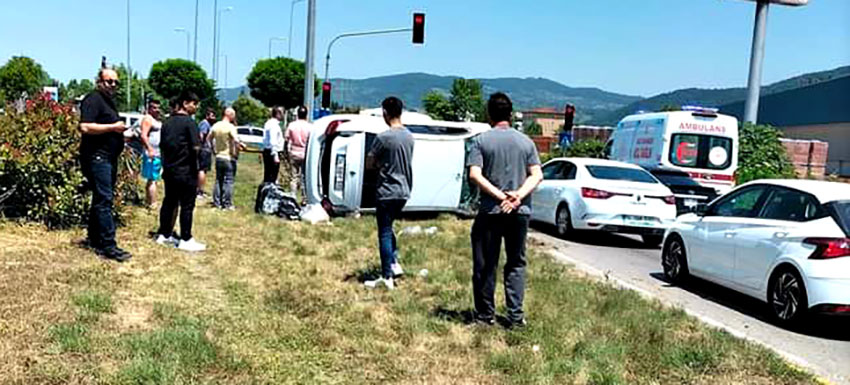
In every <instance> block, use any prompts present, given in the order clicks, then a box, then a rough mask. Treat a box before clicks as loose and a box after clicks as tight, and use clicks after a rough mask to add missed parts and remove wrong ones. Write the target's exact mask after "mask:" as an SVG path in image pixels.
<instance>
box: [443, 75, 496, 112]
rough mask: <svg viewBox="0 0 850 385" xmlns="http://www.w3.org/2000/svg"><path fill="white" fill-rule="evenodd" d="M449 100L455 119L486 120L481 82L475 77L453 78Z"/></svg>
mask: <svg viewBox="0 0 850 385" xmlns="http://www.w3.org/2000/svg"><path fill="white" fill-rule="evenodd" d="M451 94H452V96H451V98H450V99H449V102H450V103H451V104H452V109H453V110H454V114H455V120H458V121H475V122H486V121H487V116H486V115H487V114H486V108H485V107H484V97H483V96H482V87H481V82H480V81H478V80H477V79H463V78H459V79H455V81H454V82H452V91H451Z"/></svg>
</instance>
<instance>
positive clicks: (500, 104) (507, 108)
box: [487, 92, 514, 122]
mask: <svg viewBox="0 0 850 385" xmlns="http://www.w3.org/2000/svg"><path fill="white" fill-rule="evenodd" d="M513 111H514V105H513V103H511V98H509V97H508V95H505V94H504V93H503V92H496V93H494V94H492V95H490V100H488V101H487V114H488V115H489V116H490V121H492V122H509V121H511V115H512V114H513Z"/></svg>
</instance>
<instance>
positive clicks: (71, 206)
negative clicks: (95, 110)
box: [0, 95, 138, 228]
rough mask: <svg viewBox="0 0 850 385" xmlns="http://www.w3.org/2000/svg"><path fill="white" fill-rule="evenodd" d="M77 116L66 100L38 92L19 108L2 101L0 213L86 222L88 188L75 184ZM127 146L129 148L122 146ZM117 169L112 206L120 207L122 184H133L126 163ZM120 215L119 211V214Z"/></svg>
mask: <svg viewBox="0 0 850 385" xmlns="http://www.w3.org/2000/svg"><path fill="white" fill-rule="evenodd" d="M78 124H79V121H78V117H77V116H76V114H74V113H73V112H72V109H71V106H70V105H61V104H59V103H56V102H54V101H53V100H50V99H49V97H48V96H46V95H41V96H38V97H36V98H35V99H32V100H27V102H26V105H25V107H24V108H23V109H22V110H20V111H19V110H18V109H17V108H15V107H14V106H13V105H7V106H6V112H5V113H4V114H3V115H0V214H2V216H4V217H7V218H15V219H23V220H28V221H33V222H40V223H44V224H45V225H47V226H48V227H49V228H66V227H71V226H76V225H81V224H84V223H86V221H87V219H88V207H89V203H90V198H89V194H87V193H84V192H83V191H82V189H81V188H80V186H81V185H82V184H83V176H82V172H81V171H80V163H79V160H78V155H79V150H78V149H79V147H80V134H79V132H78V131H77V126H78ZM126 152H129V151H125V153H126ZM131 159H132V158H131V157H130V156H129V154H125V156H124V158H123V159H122V162H121V164H122V166H121V167H120V169H119V173H120V177H119V186H118V187H119V188H118V189H117V193H116V205H115V208H116V212H117V213H121V212H122V211H123V210H122V208H123V202H124V196H125V195H126V194H125V193H122V192H123V191H127V190H133V189H134V188H135V190H138V187H137V184H136V182H135V179H134V177H131V176H130V175H132V174H133V173H132V171H131V170H128V169H127V165H128V164H132V163H133V162H134V161H133V160H131ZM119 219H120V217H119Z"/></svg>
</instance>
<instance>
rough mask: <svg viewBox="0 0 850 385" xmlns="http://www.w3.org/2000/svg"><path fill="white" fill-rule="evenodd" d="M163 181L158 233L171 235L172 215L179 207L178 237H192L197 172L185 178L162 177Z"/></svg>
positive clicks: (186, 238) (172, 232) (185, 238)
mask: <svg viewBox="0 0 850 385" xmlns="http://www.w3.org/2000/svg"><path fill="white" fill-rule="evenodd" d="M163 181H165V198H164V199H163V201H162V208H161V209H160V210H159V231H157V232H158V233H159V234H162V235H164V236H166V237H167V236H171V235H173V234H174V217H175V216H176V215H177V211H178V208H179V209H180V239H182V240H184V241H188V240H190V239H192V216H193V215H194V212H195V198H197V195H198V194H197V191H198V179H197V174H196V175H195V176H194V178H192V177H191V176H189V177H185V178H174V177H169V178H163Z"/></svg>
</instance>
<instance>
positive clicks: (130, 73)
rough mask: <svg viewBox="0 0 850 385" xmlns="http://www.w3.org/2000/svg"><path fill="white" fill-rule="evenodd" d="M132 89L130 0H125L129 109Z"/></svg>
mask: <svg viewBox="0 0 850 385" xmlns="http://www.w3.org/2000/svg"><path fill="white" fill-rule="evenodd" d="M132 89H133V67H132V66H130V0H127V106H126V107H127V108H128V109H130V108H132V107H131V104H132V99H131V97H130V90H132Z"/></svg>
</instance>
